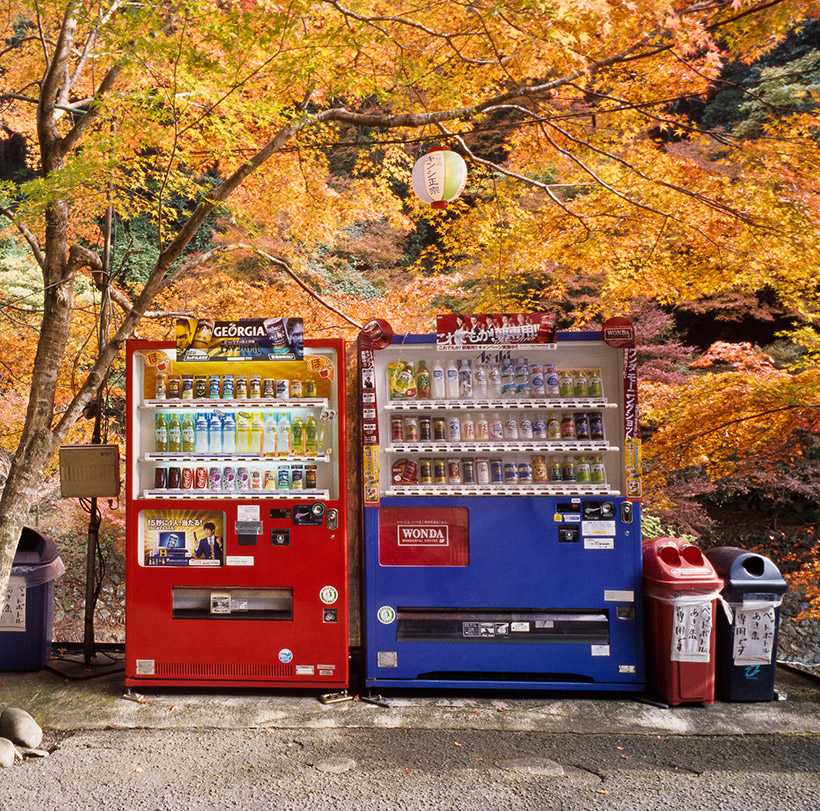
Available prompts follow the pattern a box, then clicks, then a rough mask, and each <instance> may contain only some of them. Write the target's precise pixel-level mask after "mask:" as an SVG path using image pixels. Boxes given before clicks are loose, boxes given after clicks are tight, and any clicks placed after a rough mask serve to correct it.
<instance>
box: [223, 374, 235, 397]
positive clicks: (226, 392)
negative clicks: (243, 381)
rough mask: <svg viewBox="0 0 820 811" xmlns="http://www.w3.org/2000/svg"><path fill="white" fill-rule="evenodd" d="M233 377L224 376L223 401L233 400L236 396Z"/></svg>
mask: <svg viewBox="0 0 820 811" xmlns="http://www.w3.org/2000/svg"><path fill="white" fill-rule="evenodd" d="M233 381H234V377H233V375H222V399H223V400H233V395H234V388H233Z"/></svg>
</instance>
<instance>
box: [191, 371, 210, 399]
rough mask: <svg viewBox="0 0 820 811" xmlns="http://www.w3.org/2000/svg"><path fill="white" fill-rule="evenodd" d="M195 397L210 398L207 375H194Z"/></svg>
mask: <svg viewBox="0 0 820 811" xmlns="http://www.w3.org/2000/svg"><path fill="white" fill-rule="evenodd" d="M194 397H196V399H197V400H207V399H208V377H207V375H196V376H195V377H194Z"/></svg>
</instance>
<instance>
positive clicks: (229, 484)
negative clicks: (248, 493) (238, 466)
mask: <svg viewBox="0 0 820 811" xmlns="http://www.w3.org/2000/svg"><path fill="white" fill-rule="evenodd" d="M222 489H223V490H236V470H235V469H234V468H233V467H231V466H230V465H229V466H228V467H225V468H224V469H223V470H222Z"/></svg>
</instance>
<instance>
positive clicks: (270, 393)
mask: <svg viewBox="0 0 820 811" xmlns="http://www.w3.org/2000/svg"><path fill="white" fill-rule="evenodd" d="M276 386H277V381H276V380H275V378H273V377H266V378H264V379H263V380H262V396H263V397H264V398H265V399H266V400H273V399H274V398H275V397H276Z"/></svg>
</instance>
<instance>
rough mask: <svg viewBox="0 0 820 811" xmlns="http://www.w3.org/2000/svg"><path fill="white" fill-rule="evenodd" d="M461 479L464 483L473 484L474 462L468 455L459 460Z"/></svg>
mask: <svg viewBox="0 0 820 811" xmlns="http://www.w3.org/2000/svg"><path fill="white" fill-rule="evenodd" d="M461 479H462V481H463V482H464V484H475V462H474V460H473V458H472V457H470V456H465V457H464V458H463V459H462V460H461Z"/></svg>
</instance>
